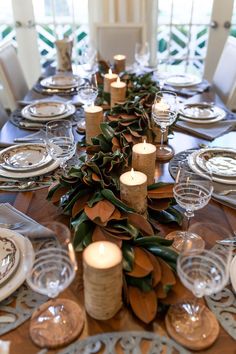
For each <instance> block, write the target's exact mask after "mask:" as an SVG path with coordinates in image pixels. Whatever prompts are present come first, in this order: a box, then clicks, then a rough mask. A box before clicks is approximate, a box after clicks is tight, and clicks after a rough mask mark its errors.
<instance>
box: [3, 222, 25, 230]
mask: <svg viewBox="0 0 236 354" xmlns="http://www.w3.org/2000/svg"><path fill="white" fill-rule="evenodd" d="M23 225H24V222H23V221H21V222H15V223H12V224H10V223H4V222H0V227H2V228H3V229H10V230H16V229H19V228H20V227H21V226H23Z"/></svg>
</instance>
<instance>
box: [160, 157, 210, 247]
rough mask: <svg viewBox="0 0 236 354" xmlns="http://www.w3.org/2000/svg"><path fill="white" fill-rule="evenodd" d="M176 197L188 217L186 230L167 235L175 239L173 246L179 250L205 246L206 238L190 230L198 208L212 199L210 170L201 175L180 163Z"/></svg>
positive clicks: (174, 190) (175, 189)
mask: <svg viewBox="0 0 236 354" xmlns="http://www.w3.org/2000/svg"><path fill="white" fill-rule="evenodd" d="M173 192H174V197H175V200H176V202H177V203H178V205H179V206H180V207H182V208H183V209H185V212H184V215H185V217H186V218H187V227H186V231H173V232H171V233H170V234H169V235H167V236H166V237H167V238H169V239H174V243H173V247H175V248H176V249H177V250H182V248H183V247H184V248H185V249H191V248H198V249H200V248H204V246H205V242H204V240H203V239H202V238H201V237H200V236H199V235H197V234H195V233H192V232H189V231H188V229H189V223H190V218H192V217H193V216H194V212H195V211H196V210H199V209H202V208H204V207H205V206H206V205H207V204H208V202H209V201H210V199H211V195H212V192H213V186H212V177H211V174H210V173H208V172H204V174H202V175H199V174H197V173H195V172H192V171H189V169H188V167H187V166H186V165H184V164H180V166H179V169H178V172H177V176H176V181H175V185H174V189H173Z"/></svg>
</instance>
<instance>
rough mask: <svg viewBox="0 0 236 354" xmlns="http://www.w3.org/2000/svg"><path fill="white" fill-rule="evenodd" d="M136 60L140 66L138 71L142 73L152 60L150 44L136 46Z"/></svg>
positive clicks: (137, 44)
mask: <svg viewBox="0 0 236 354" xmlns="http://www.w3.org/2000/svg"><path fill="white" fill-rule="evenodd" d="M134 57H135V60H136V62H137V64H138V71H140V72H142V70H143V68H144V67H145V66H148V61H149V58H150V48H149V44H148V43H147V42H146V43H136V44H135V54H134Z"/></svg>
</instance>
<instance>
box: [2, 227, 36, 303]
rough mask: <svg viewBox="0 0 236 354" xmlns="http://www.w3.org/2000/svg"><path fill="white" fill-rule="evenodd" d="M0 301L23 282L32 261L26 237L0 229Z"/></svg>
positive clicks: (29, 243) (32, 251)
mask: <svg viewBox="0 0 236 354" xmlns="http://www.w3.org/2000/svg"><path fill="white" fill-rule="evenodd" d="M0 235H1V237H0V287H1V291H0V301H2V300H4V299H5V298H7V297H8V296H9V295H11V294H12V293H13V292H14V291H15V290H16V289H17V288H19V286H20V285H21V284H22V283H23V282H24V281H25V279H26V274H27V269H30V268H31V266H32V264H33V260H34V250H33V247H32V244H31V242H30V241H29V239H28V238H27V237H24V236H22V235H21V234H19V233H18V232H15V231H12V230H8V229H3V228H0Z"/></svg>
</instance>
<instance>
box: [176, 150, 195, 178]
mask: <svg viewBox="0 0 236 354" xmlns="http://www.w3.org/2000/svg"><path fill="white" fill-rule="evenodd" d="M196 150H198V149H197V148H196V149H188V150H185V151H181V152H179V153H178V154H176V155H175V156H174V157H173V158H172V159H171V160H170V162H169V173H170V175H171V177H173V178H174V179H175V177H176V174H177V171H178V168H179V164H180V163H183V164H184V165H185V167H186V168H188V169H189V171H192V170H191V169H190V167H189V166H188V156H189V155H190V154H192V153H193V152H194V151H196Z"/></svg>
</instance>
